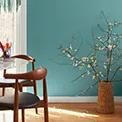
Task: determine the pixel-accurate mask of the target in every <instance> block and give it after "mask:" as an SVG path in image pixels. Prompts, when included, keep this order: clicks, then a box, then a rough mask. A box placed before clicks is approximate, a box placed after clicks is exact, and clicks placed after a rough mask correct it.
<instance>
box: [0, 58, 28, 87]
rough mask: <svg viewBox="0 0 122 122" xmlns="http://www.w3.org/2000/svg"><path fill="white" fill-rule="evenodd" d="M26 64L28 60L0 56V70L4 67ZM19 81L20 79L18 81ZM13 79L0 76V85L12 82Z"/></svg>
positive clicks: (9, 67) (13, 81)
mask: <svg viewBox="0 0 122 122" xmlns="http://www.w3.org/2000/svg"><path fill="white" fill-rule="evenodd" d="M26 64H28V61H25V60H23V59H16V58H2V57H0V70H4V69H12V68H16V67H18V66H19V67H20V66H22V65H26ZM20 82H21V81H20ZM14 83H15V80H13V79H5V78H4V77H0V87H2V85H3V84H8V85H10V84H14Z"/></svg>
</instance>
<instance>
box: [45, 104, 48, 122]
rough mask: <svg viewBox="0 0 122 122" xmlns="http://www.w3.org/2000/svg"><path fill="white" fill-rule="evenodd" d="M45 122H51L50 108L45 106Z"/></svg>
mask: <svg viewBox="0 0 122 122" xmlns="http://www.w3.org/2000/svg"><path fill="white" fill-rule="evenodd" d="M44 122H49V117H48V106H47V105H46V106H44Z"/></svg>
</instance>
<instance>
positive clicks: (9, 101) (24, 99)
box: [0, 92, 40, 110]
mask: <svg viewBox="0 0 122 122" xmlns="http://www.w3.org/2000/svg"><path fill="white" fill-rule="evenodd" d="M39 101H40V99H39V97H38V96H35V95H33V94H31V93H27V92H19V109H21V108H32V107H35V106H36V105H37V104H38V103H39ZM13 107H14V94H12V95H6V96H3V97H0V110H5V109H6V108H7V109H13Z"/></svg>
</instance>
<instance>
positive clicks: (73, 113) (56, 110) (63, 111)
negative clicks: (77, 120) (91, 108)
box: [49, 108, 99, 117]
mask: <svg viewBox="0 0 122 122" xmlns="http://www.w3.org/2000/svg"><path fill="white" fill-rule="evenodd" d="M49 113H58V114H65V115H70V116H77V117H99V116H98V115H95V114H91V113H86V112H76V111H73V110H66V109H59V108H49Z"/></svg>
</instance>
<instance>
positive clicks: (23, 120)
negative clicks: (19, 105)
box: [22, 109, 25, 122]
mask: <svg viewBox="0 0 122 122" xmlns="http://www.w3.org/2000/svg"><path fill="white" fill-rule="evenodd" d="M22 122H25V110H24V109H22Z"/></svg>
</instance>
